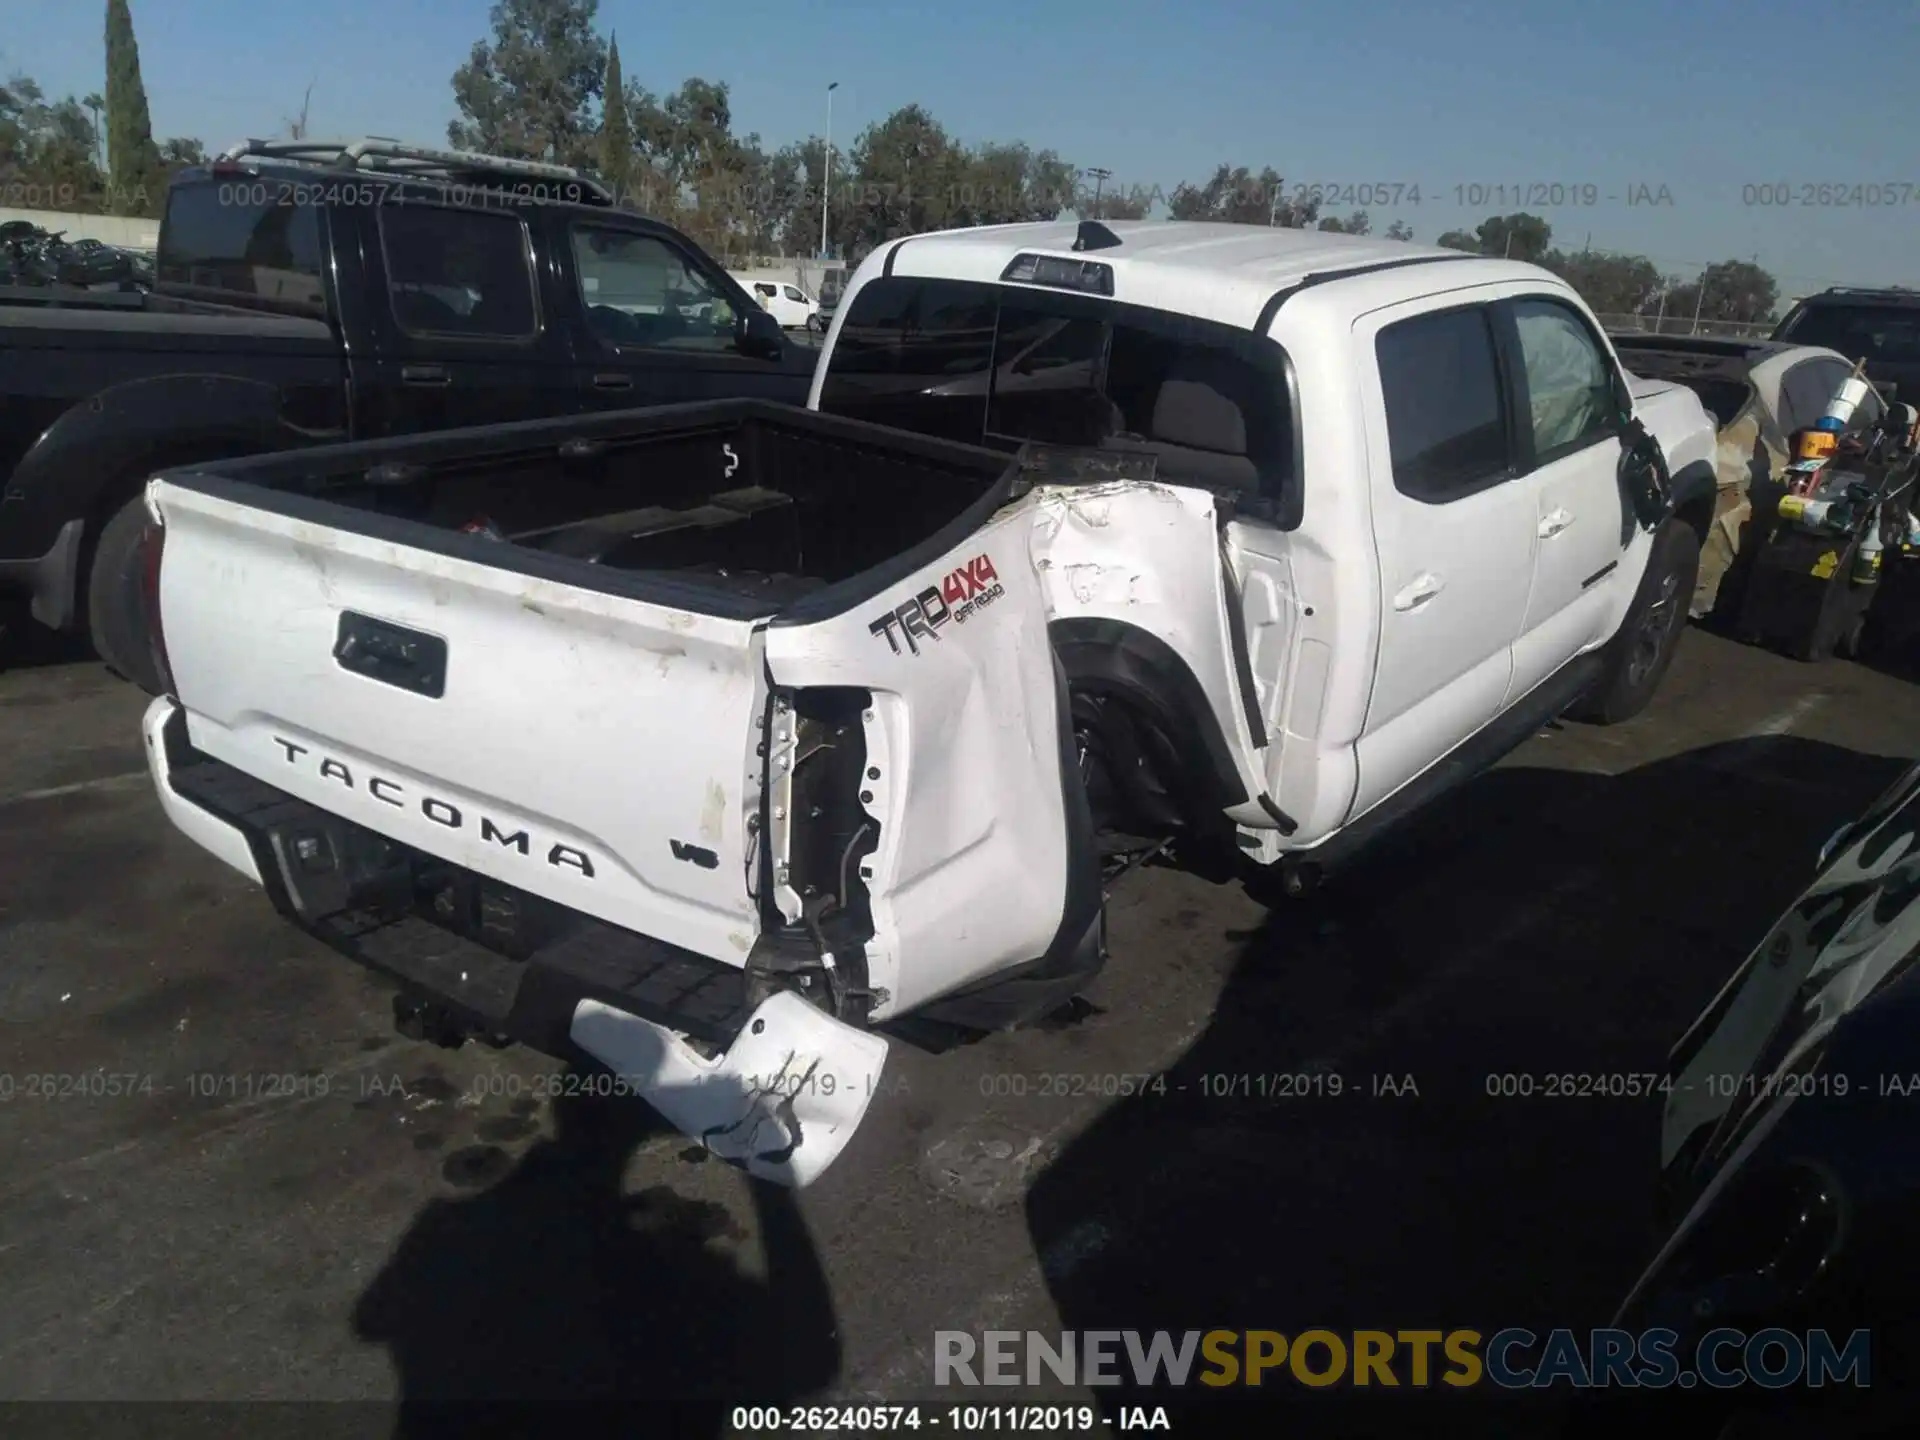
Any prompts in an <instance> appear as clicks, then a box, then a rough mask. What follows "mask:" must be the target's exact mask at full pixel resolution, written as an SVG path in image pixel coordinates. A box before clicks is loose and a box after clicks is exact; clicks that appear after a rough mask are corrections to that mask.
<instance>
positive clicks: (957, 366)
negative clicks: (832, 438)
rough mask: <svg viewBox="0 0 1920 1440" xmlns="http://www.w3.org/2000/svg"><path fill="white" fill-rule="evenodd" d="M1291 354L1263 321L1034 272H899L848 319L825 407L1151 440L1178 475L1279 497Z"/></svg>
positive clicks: (1018, 436)
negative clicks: (1062, 283) (1173, 309)
mask: <svg viewBox="0 0 1920 1440" xmlns="http://www.w3.org/2000/svg"><path fill="white" fill-rule="evenodd" d="M1285 363H1286V362H1285V357H1284V356H1283V355H1282V353H1281V351H1280V348H1279V347H1278V346H1277V345H1275V344H1274V343H1273V342H1272V341H1270V340H1266V339H1263V338H1260V337H1256V336H1255V335H1253V334H1252V333H1251V332H1250V331H1246V330H1240V329H1236V328H1235V327H1233V326H1229V325H1219V324H1214V323H1212V322H1208V321H1202V320H1195V319H1192V318H1190V317H1187V316H1182V315H1174V314H1170V313H1168V312H1165V311H1158V310H1150V309H1146V308H1144V307H1140V306H1131V305H1123V304H1117V303H1115V302H1113V301H1111V300H1105V299H1101V298H1098V297H1093V296H1086V295H1076V294H1066V293H1060V294H1054V293H1051V292H1048V291H1045V290H1040V289H1033V288H1028V287H1026V286H1000V285H988V284H979V283H974V282H970V281H956V280H935V279H916V278H910V277H903V276H887V277H882V278H880V279H877V280H874V281H871V282H870V283H868V284H867V285H865V286H863V287H862V288H861V290H860V292H859V294H858V295H856V296H855V297H854V300H853V304H852V306H851V308H850V309H848V311H847V312H846V314H845V316H844V318H843V319H842V320H841V329H840V335H839V338H838V340H837V341H836V342H835V344H834V348H833V351H832V353H831V354H830V355H829V356H828V357H827V372H826V375H825V377H824V379H823V380H822V382H821V400H820V405H821V408H822V409H823V410H830V411H834V412H836V413H838V414H843V415H852V416H857V417H859V418H862V419H867V420H873V421H876V422H878V423H881V424H886V425H895V426H899V427H900V428H902V429H907V430H914V431H918V432H920V433H922V434H931V435H939V436H942V437H944V438H947V439H952V440H962V441H967V442H969V443H973V444H986V445H992V446H997V447H999V448H1002V449H1013V448H1017V447H1018V446H1019V445H1020V444H1021V443H1022V442H1023V441H1028V440H1033V441H1040V442H1044V443H1048V444H1055V445H1086V446H1097V447H1100V448H1107V449H1144V450H1147V451H1149V452H1150V453H1152V454H1153V455H1154V456H1155V457H1156V459H1157V463H1158V468H1159V472H1160V473H1161V474H1162V475H1165V476H1166V477H1167V478H1168V479H1170V480H1176V481H1184V482H1186V483H1190V484H1196V485H1203V486H1206V487H1207V488H1210V489H1216V490H1229V491H1240V492H1245V493H1249V494H1259V495H1265V496H1271V497H1274V498H1278V497H1280V496H1281V495H1282V494H1283V493H1285V492H1286V490H1287V489H1288V488H1289V484H1290V481H1291V479H1292V476H1293V456H1292V445H1291V439H1292V435H1293V424H1292V416H1291V412H1290V409H1289V406H1288V389H1287V383H1286V369H1285Z"/></svg>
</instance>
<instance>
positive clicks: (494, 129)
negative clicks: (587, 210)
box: [447, 0, 607, 166]
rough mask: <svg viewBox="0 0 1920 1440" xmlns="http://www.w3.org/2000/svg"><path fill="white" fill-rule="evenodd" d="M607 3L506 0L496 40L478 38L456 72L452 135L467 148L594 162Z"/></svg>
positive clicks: (491, 15)
mask: <svg viewBox="0 0 1920 1440" xmlns="http://www.w3.org/2000/svg"><path fill="white" fill-rule="evenodd" d="M599 8H600V0H499V3H498V4H496V5H495V6H494V7H493V9H492V10H491V11H489V12H488V19H489V21H490V22H491V24H492V26H493V39H492V40H491V41H488V40H479V41H475V42H474V46H473V51H472V53H471V54H470V55H469V56H468V58H467V63H466V64H464V65H462V66H461V67H460V68H459V69H458V70H456V71H455V72H454V74H453V99H454V104H455V105H456V106H457V107H458V108H459V111H460V116H461V118H460V119H458V120H455V121H453V122H452V123H451V124H449V125H448V126H447V139H448V140H449V142H451V143H452V144H454V145H457V146H459V147H461V148H462V149H467V150H479V151H482V152H484V153H486V154H489V155H501V156H507V157H510V158H517V159H523V160H547V161H552V162H555V163H558V164H562V165H580V166H585V165H590V164H591V163H592V162H593V159H594V155H593V149H594V139H595V137H596V133H597V131H598V129H599V124H598V121H597V119H596V117H595V115H594V113H593V104H594V101H596V100H597V99H599V97H600V93H601V90H600V87H601V86H602V85H603V84H604V83H605V80H606V70H607V42H606V41H605V40H603V39H601V38H600V36H599V35H598V34H597V33H596V32H595V31H594V28H593V21H594V17H595V15H596V14H597V13H598V11H599Z"/></svg>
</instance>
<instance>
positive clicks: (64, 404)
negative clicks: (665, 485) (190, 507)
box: [0, 141, 817, 690]
mask: <svg viewBox="0 0 1920 1440" xmlns="http://www.w3.org/2000/svg"><path fill="white" fill-rule="evenodd" d="M816 353H817V352H816V351H815V349H814V348H813V347H811V346H802V345H796V344H795V343H793V342H792V341H790V340H788V339H787V338H786V337H785V336H784V335H783V334H782V333H781V331H780V327H779V326H778V324H777V323H775V322H774V321H773V320H772V317H770V316H769V315H767V313H766V312H765V311H764V310H762V309H761V308H760V307H759V306H758V305H756V304H754V303H752V301H751V300H750V299H749V298H748V296H747V295H746V293H745V292H744V291H743V290H742V289H741V288H740V286H739V284H738V282H737V281H735V280H733V279H732V278H731V277H730V276H728V275H727V273H726V271H725V270H724V269H723V268H722V267H721V266H720V265H719V263H718V262H717V261H715V260H714V259H713V258H712V257H710V256H708V255H707V254H705V253H704V252H703V251H702V250H701V249H700V248H699V247H698V246H697V245H695V244H694V243H693V242H692V241H691V240H689V239H687V238H686V237H685V236H684V235H682V234H680V233H679V232H678V231H676V230H674V229H673V228H671V227H670V226H667V225H663V224H660V223H658V222H655V221H652V220H648V219H645V218H643V217H641V216H639V215H636V214H632V213H629V212H626V211H622V210H618V209H615V208H613V206H612V204H611V199H610V196H609V195H608V193H607V192H606V191H605V189H603V188H602V187H601V186H599V185H598V184H597V183H595V182H594V181H592V180H591V179H588V178H587V177H585V176H583V175H580V174H579V173H577V172H575V171H571V170H565V169H562V168H560V167H557V166H543V165H534V164H527V163H522V162H515V161H500V160H496V159H492V158H490V157H483V156H478V155H470V154H465V153H463V152H456V151H437V150H425V149H420V148H416V147H411V146H404V145H400V144H397V143H395V142H391V141H358V142H351V143H321V142H259V141H252V142H248V144H247V145H245V146H241V147H238V148H236V149H235V150H233V151H229V152H227V154H225V155H223V156H222V157H221V158H220V159H219V160H217V161H215V162H214V163H213V164H211V165H209V166H207V167H204V168H200V169H194V170H189V171H186V172H184V173H183V174H182V175H181V176H180V177H179V178H178V179H177V180H176V181H175V183H174V184H173V186H172V187H171V189H170V190H169V193H168V196H167V206H166V211H165V214H164V216H163V218H162V221H161V229H160V242H159V247H158V252H157V256H156V262H155V269H154V283H153V287H152V290H151V292H150V293H147V294H144V295H116V294H106V295H99V294H87V293H84V292H72V291H69V292H64V293H61V292H47V293H45V294H43V295H40V296H36V297H34V298H33V299H31V300H14V301H0V600H4V599H7V598H9V597H19V596H22V595H24V596H25V597H27V598H28V599H30V601H31V609H32V614H33V617H34V618H35V619H36V620H38V621H39V622H40V623H41V624H43V625H47V626H51V627H53V628H55V629H59V630H72V631H87V632H90V634H91V636H92V639H93V643H94V648H95V649H96V650H97V651H98V652H99V653H100V656H101V658H102V659H104V660H105V661H106V662H107V663H108V664H109V665H111V666H112V667H113V668H114V669H116V670H118V671H119V672H120V673H121V674H123V675H125V676H127V677H128V678H130V679H132V680H134V681H136V682H138V683H140V684H141V685H143V686H144V687H145V688H147V689H150V690H151V689H152V688H154V683H155V681H154V675H153V670H152V661H151V657H150V655H149V647H148V644H147V639H146V633H145V624H144V620H143V619H142V613H141V610H140V604H139V585H138V577H137V574H136V569H137V542H138V540H139V537H140V532H141V530H142V528H143V523H144V517H143V513H142V510H141V507H140V505H139V504H138V503H137V502H138V499H139V496H140V494H141V490H142V487H143V485H144V482H145V481H146V479H147V477H148V476H149V475H151V474H153V473H154V472H155V471H157V470H161V469H165V468H167V467H170V466H174V465H180V464H184V463H189V462H196V461H205V460H215V459H228V458H235V457H238V456H242V455H250V454H257V453H260V452H265V451H274V450H285V449H289V448H293V447H297V446H304V445H311V444H318V443H323V442H330V441H341V440H357V439H377V438H382V437H390V436H397V435H403V434H408V433H413V432H419V431H428V430H441V429H447V428H452V427H455V426H465V425H477V424H486V423H495V422H498V421H504V420H526V419H535V418H540V417H546V416H559V415H566V414H574V413H580V412H587V411H595V410H622V409H631V408H636V407H640V406H648V405H657V404H666V403H673V402H681V401H690V400H701V399H711V398H721V397H731V396H739V397H759V398H762V399H768V400H780V401H787V402H789V403H792V404H802V403H804V401H805V398H806V391H807V384H808V380H809V378H810V377H811V374H812V368H813V359H814V356H815V354H816Z"/></svg>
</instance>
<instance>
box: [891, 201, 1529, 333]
mask: <svg viewBox="0 0 1920 1440" xmlns="http://www.w3.org/2000/svg"><path fill="white" fill-rule="evenodd" d="M1100 223H1101V224H1102V225H1104V226H1105V227H1106V228H1107V229H1109V230H1111V231H1112V232H1113V233H1114V234H1115V235H1116V236H1118V237H1119V239H1120V243H1119V244H1118V245H1115V246H1111V247H1110V248H1108V249H1104V250H1087V251H1084V252H1080V253H1079V254H1078V255H1077V256H1076V258H1079V259H1084V260H1098V261H1100V262H1101V263H1102V264H1106V265H1111V266H1112V267H1113V270H1114V298H1115V299H1118V300H1131V301H1132V302H1134V303H1136V304H1143V305H1151V306H1155V307H1157V308H1162V309H1177V310H1181V311H1183V312H1185V313H1189V314H1210V315H1211V316H1212V318H1216V319H1221V320H1226V321H1229V322H1231V323H1236V324H1241V325H1251V324H1252V323H1253V322H1254V320H1255V319H1256V318H1257V317H1258V316H1259V314H1260V311H1261V308H1262V307H1263V306H1265V304H1266V303H1267V301H1268V300H1269V299H1271V298H1272V296H1273V295H1274V293H1275V292H1276V291H1279V290H1284V289H1287V288H1288V287H1290V286H1293V285H1296V284H1298V283H1299V282H1300V281H1302V280H1304V279H1306V278H1307V277H1308V276H1309V275H1327V274H1334V273H1339V272H1341V271H1347V270H1361V269H1365V268H1368V267H1371V266H1375V265H1382V264H1390V263H1392V262H1393V261H1396V260H1418V259H1432V260H1450V261H1455V262H1466V261H1469V260H1474V261H1475V262H1476V263H1477V264H1479V265H1486V266H1499V267H1501V268H1503V269H1506V268H1509V267H1511V266H1513V264H1514V262H1511V261H1501V260H1491V259H1478V258H1477V257H1468V256H1465V255H1463V254H1462V253H1461V252H1459V251H1456V250H1443V249H1441V248H1439V247H1437V246H1433V245H1414V244H1411V243H1409V242H1407V241H1405V240H1383V239H1376V238H1374V237H1372V236H1369V235H1341V234H1336V233H1333V232H1331V231H1321V230H1289V229H1285V228H1283V227H1280V226H1267V225H1224V224H1217V223H1211V222H1200V221H1183V220H1104V221H1101V222H1100ZM1079 229H1080V227H1079V224H1078V223H1077V222H1075V221H1071V220H1060V221H1049V222H1044V223H1041V224H1026V225H985V226H979V227H976V228H974V229H969V230H938V231H934V232H932V233H931V234H925V235H915V236H911V237H909V238H908V239H907V240H906V241H905V242H904V243H903V244H902V245H901V248H900V251H899V254H898V255H897V256H896V257H895V259H894V273H895V274H896V275H937V276H948V277H951V278H953V279H967V280H998V279H999V278H1000V273H1001V271H1003V270H1004V269H1006V267H1007V263H1008V262H1009V261H1011V260H1012V259H1013V257H1014V256H1015V255H1019V254H1023V253H1026V252H1029V251H1038V252H1040V253H1043V254H1059V255H1070V256H1071V255H1075V252H1074V249H1073V242H1074V238H1075V236H1076V235H1077V234H1078V233H1079ZM1482 278H1486V277H1482ZM1203 300H1204V302H1205V303H1202V301H1203Z"/></svg>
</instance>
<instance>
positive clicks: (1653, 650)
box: [1627, 572, 1682, 686]
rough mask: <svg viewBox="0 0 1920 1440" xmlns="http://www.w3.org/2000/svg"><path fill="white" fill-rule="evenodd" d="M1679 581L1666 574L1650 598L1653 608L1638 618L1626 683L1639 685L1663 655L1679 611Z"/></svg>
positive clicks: (1649, 607) (1628, 662) (1675, 625)
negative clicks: (1657, 589)
mask: <svg viewBox="0 0 1920 1440" xmlns="http://www.w3.org/2000/svg"><path fill="white" fill-rule="evenodd" d="M1679 589H1680V577H1679V576H1678V575H1675V574H1672V573H1671V572H1669V573H1668V574H1666V575H1663V576H1661V577H1660V589H1659V592H1658V593H1657V594H1656V595H1655V596H1654V599H1653V604H1651V605H1649V606H1648V607H1647V613H1646V614H1645V615H1644V616H1643V617H1642V618H1641V621H1640V628H1639V630H1638V631H1636V632H1635V634H1634V637H1633V648H1632V650H1631V652H1630V653H1629V654H1628V656H1627V683H1628V684H1629V685H1635V686H1637V685H1639V684H1640V683H1641V682H1642V681H1644V680H1645V679H1646V678H1647V676H1648V675H1650V674H1652V673H1653V668H1654V666H1656V665H1658V664H1659V663H1660V657H1661V656H1662V655H1663V654H1665V653H1666V649H1667V645H1668V643H1669V641H1670V640H1671V639H1672V637H1673V632H1674V631H1675V630H1676V629H1677V628H1678V626H1679V621H1680V618H1681V614H1682V611H1681V609H1680V605H1679V597H1678V593H1677V592H1678V591H1679Z"/></svg>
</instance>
